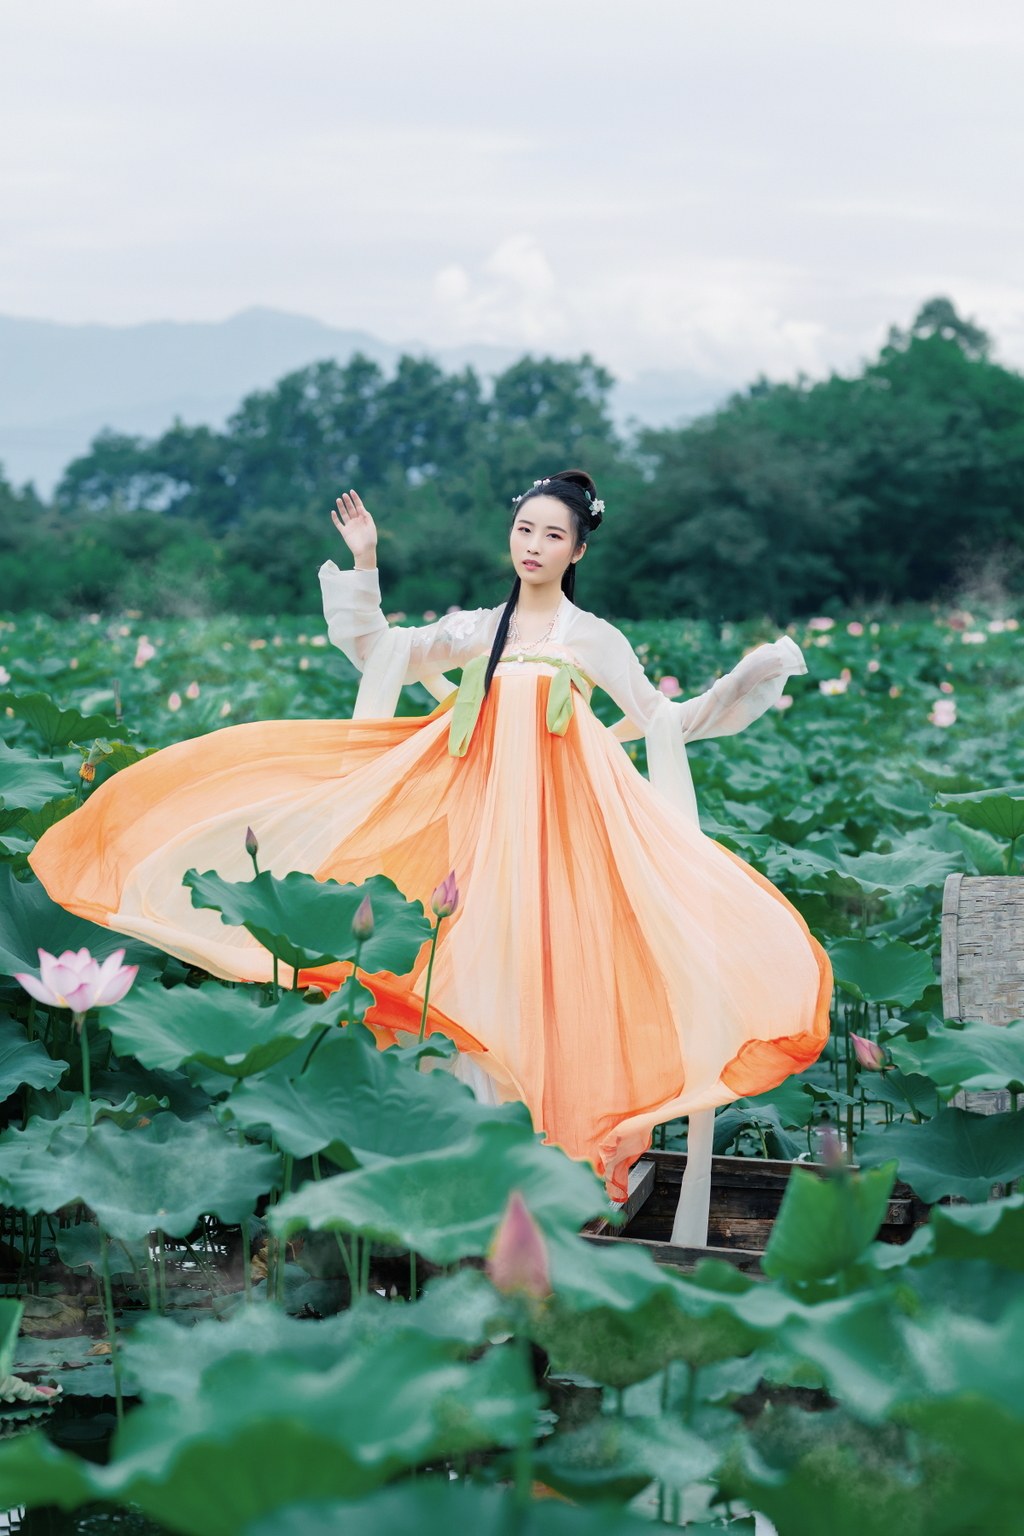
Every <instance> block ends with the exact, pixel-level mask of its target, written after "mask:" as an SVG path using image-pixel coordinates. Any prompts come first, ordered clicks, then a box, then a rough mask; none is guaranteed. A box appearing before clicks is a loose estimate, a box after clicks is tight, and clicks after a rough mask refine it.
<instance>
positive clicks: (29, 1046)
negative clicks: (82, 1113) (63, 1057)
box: [0, 1013, 68, 1100]
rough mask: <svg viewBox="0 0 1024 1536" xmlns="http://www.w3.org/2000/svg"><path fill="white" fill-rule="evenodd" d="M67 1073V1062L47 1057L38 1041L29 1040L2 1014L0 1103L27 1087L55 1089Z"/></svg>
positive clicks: (17, 1026)
mask: <svg viewBox="0 0 1024 1536" xmlns="http://www.w3.org/2000/svg"><path fill="white" fill-rule="evenodd" d="M67 1069H68V1064H67V1062H66V1061H55V1060H54V1059H53V1057H52V1056H48V1055H47V1054H46V1049H45V1047H44V1046H43V1044H42V1043H41V1041H39V1040H29V1039H28V1037H27V1035H26V1034H25V1031H24V1029H23V1028H22V1026H21V1025H20V1024H19V1023H18V1022H17V1020H16V1019H12V1018H10V1017H9V1016H8V1015H7V1014H6V1013H0V1100H2V1099H6V1098H8V1097H9V1095H10V1094H12V1093H13V1092H14V1090H15V1089H16V1088H20V1087H21V1085H22V1083H27V1084H28V1086H29V1087H30V1088H56V1086H57V1084H58V1083H59V1082H60V1080H61V1078H62V1077H63V1076H64V1073H65V1072H66V1071H67Z"/></svg>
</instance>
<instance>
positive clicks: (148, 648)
mask: <svg viewBox="0 0 1024 1536" xmlns="http://www.w3.org/2000/svg"><path fill="white" fill-rule="evenodd" d="M155 655H156V646H155V645H151V644H150V642H149V640H148V639H147V637H146V636H145V635H140V636H139V643H138V645H137V646H136V647H135V662H134V665H135V666H137V667H144V666H145V665H146V662H147V661H152V660H153V657H154V656H155Z"/></svg>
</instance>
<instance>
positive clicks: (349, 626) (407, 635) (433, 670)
mask: <svg viewBox="0 0 1024 1536" xmlns="http://www.w3.org/2000/svg"><path fill="white" fill-rule="evenodd" d="M331 518H332V520H333V522H334V526H335V527H336V528H337V530H338V532H339V533H340V534H341V536H342V538H343V539H344V540H345V543H346V544H347V545H348V547H349V549H350V550H351V552H352V557H353V560H354V562H355V569H354V570H351V571H340V570H339V569H338V567H337V566H336V565H335V563H334V561H333V560H328V561H327V562H326V563H325V564H324V565H322V566H321V568H320V586H321V590H322V592H323V602H324V617H325V618H326V620H327V634H328V638H329V639H330V642H331V644H332V645H336V646H337V647H338V649H339V650H340V651H343V652H344V653H345V655H346V656H347V657H348V659H349V661H351V663H352V665H353V666H354V667H356V668H358V670H359V671H360V672H365V670H366V666H367V663H368V661H369V659H370V655H371V652H372V651H373V650H374V647H375V646H377V645H378V643H379V642H381V636H382V635H388V634H390V635H393V636H394V637H395V643H396V644H397V643H398V642H399V640H400V641H401V644H402V645H403V646H407V647H408V657H407V663H408V664H407V671H406V674H405V678H404V681H406V682H408V683H411V682H423V683H425V684H426V686H427V687H428V688H430V689H431V691H432V692H435V693H436V694H437V696H438V697H443V696H444V694H445V692H447V691H450V688H451V687H453V686H454V685H453V684H451V685H447V687H444V686H443V687H442V688H441V690H440V692H438V691H437V689H435V688H433V687H432V684H433V682H434V679H435V678H437V677H438V674H440V673H443V671H444V669H445V668H446V667H452V666H462V665H463V664H464V663H465V661H467V660H468V659H469V658H470V657H471V656H475V655H477V654H478V652H479V651H480V650H486V649H487V647H488V646H489V645H490V636H491V630H492V629H493V625H491V623H490V619H491V614H490V610H488V609H477V610H475V611H473V612H471V613H462V612H460V613H455V614H449V615H446V616H445V618H443V619H441V620H440V621H438V622H436V623H433V624H427V625H423V626H421V627H417V628H410V629H403V630H401V631H398V632H396V631H394V630H392V629H391V627H390V626H389V624H388V621H387V619H386V618H385V617H384V614H383V613H382V611H381V600H380V583H379V579H378V575H377V529H376V527H375V526H374V522H373V518H372V517H371V516H370V514H369V512H367V510H366V508H365V507H364V506H363V503H362V502H361V501H360V499H359V497H358V496H357V495H356V493H355V492H354V491H349V492H348V493H347V494H346V495H345V496H342V497H339V499H338V502H337V511H336V512H334V511H332V513H331ZM383 644H384V645H385V646H386V645H387V642H383Z"/></svg>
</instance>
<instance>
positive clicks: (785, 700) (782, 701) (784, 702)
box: [775, 693, 793, 709]
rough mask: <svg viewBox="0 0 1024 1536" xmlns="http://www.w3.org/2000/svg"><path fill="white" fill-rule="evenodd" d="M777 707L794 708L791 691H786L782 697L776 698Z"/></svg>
mask: <svg viewBox="0 0 1024 1536" xmlns="http://www.w3.org/2000/svg"><path fill="white" fill-rule="evenodd" d="M775 708H776V709H792V708H793V695H792V694H791V693H784V694H783V695H782V697H781V698H778V699H776V700H775Z"/></svg>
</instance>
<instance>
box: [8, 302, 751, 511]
mask: <svg viewBox="0 0 1024 1536" xmlns="http://www.w3.org/2000/svg"><path fill="white" fill-rule="evenodd" d="M522 350H523V349H521V348H512V347H495V346H485V345H479V346H466V347H456V348H441V349H438V348H433V347H428V346H425V345H423V344H420V343H408V344H406V345H404V346H393V345H391V344H390V343H389V342H383V341H379V340H378V339H377V338H376V337H375V336H370V335H368V334H367V333H366V332H364V331H343V330H338V329H337V328H335V327H333V326H329V325H324V324H323V323H322V322H321V321H319V320H313V319H310V318H308V317H307V316H305V315H290V314H285V313H283V312H281V311H280V310H273V309H247V310H243V311H242V313H241V314H238V315H233V316H232V317H231V319H229V320H223V321H218V322H201V321H196V322H189V323H183V322H178V321H172V320H155V321H149V322H147V323H146V324H144V325H128V326H113V325H60V324H57V323H55V322H53V321H48V320H23V319H18V318H16V317H14V316H9V315H8V316H4V315H0V463H2V465H3V467H4V472H5V473H6V475H7V477H8V479H10V480H12V481H14V483H15V484H17V485H21V484H23V483H24V482H25V481H27V480H33V481H34V482H35V484H36V486H37V488H38V489H39V490H40V491H41V492H43V493H44V494H49V492H50V490H51V489H52V488H53V486H54V484H55V483H56V481H57V480H58V479H59V478H60V475H61V472H62V471H63V469H64V467H65V465H66V464H67V463H68V462H69V461H70V460H71V459H73V458H75V457H76V456H77V455H79V454H81V453H83V452H84V451H85V450H86V448H87V447H88V445H89V442H90V441H91V439H92V438H93V437H94V436H95V434H96V433H97V432H98V431H99V430H100V429H101V428H102V427H113V428H114V429H115V430H117V431H119V432H129V433H138V434H142V435H144V436H147V437H148V436H153V435H155V434H156V433H158V432H161V431H162V430H163V429H164V428H165V427H167V426H169V425H170V424H171V422H172V421H173V419H174V417H175V416H180V417H181V418H182V420H184V421H186V422H190V423H195V422H208V423H210V424H211V425H214V426H219V425H221V424H222V423H223V422H224V420H225V418H226V417H227V416H229V415H230V413H231V412H232V411H233V410H234V408H235V407H236V405H237V404H238V402H239V401H240V400H241V398H242V396H243V395H246V394H248V393H249V392H250V390H253V389H265V388H267V387H268V386H269V385H271V384H273V383H274V381H275V380H276V379H279V378H280V377H281V375H282V374H284V373H288V372H290V371H291V370H292V369H295V368H301V367H303V366H304V365H305V364H306V363H311V362H315V361H318V360H320V359H322V358H327V357H334V358H338V359H340V360H341V361H344V360H346V359H347V358H349V357H351V355H352V353H353V352H357V351H358V352H363V353H365V354H366V355H367V356H368V357H372V358H374V359H375V361H377V362H379V363H380V365H381V366H382V367H383V368H385V369H390V368H392V367H393V366H394V364H395V362H396V361H397V359H398V357H399V356H400V355H401V353H403V352H413V353H415V354H416V355H419V356H422V355H423V354H425V353H429V354H430V355H432V356H434V357H436V358H437V361H438V362H439V363H440V364H441V365H442V366H443V367H444V368H446V369H454V368H461V367H465V365H466V364H467V363H470V364H472V365H473V367H474V368H476V369H477V371H478V372H479V373H481V374H482V375H489V374H493V373H497V372H500V371H501V370H502V369H503V368H507V367H508V365H509V364H510V363H512V362H514V361H515V360H516V358H517V357H519V356H521V353H522ZM725 393H726V390H725V389H724V388H723V386H722V385H721V384H720V383H717V382H716V381H714V380H709V379H705V378H702V377H700V376H699V375H697V374H693V373H687V372H678V373H673V372H647V373H641V374H639V375H638V376H637V377H636V378H635V379H634V380H632V381H631V382H623V383H620V384H618V385H617V386H616V389H615V394H614V398H613V402H612V404H613V410H614V413H615V416H616V419H617V420H618V421H619V422H620V423H621V424H622V425H624V426H625V425H627V424H628V423H629V422H631V421H636V422H640V423H642V424H644V425H650V426H661V425H665V424H668V423H670V422H673V421H676V420H679V419H684V418H688V417H692V416H695V415H699V414H701V413H702V412H704V411H706V410H709V409H710V408H711V407H712V406H713V405H714V404H716V403H717V402H718V401H719V400H720V399H721V398H722V396H723V394H725Z"/></svg>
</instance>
